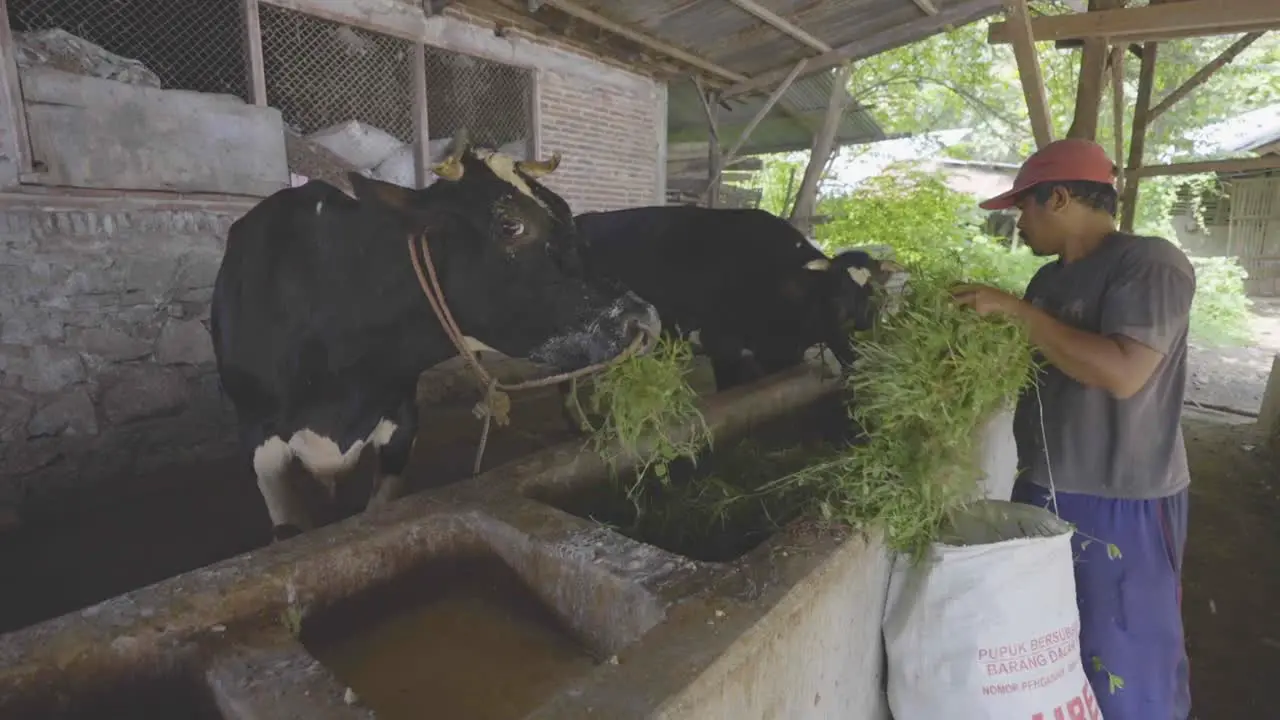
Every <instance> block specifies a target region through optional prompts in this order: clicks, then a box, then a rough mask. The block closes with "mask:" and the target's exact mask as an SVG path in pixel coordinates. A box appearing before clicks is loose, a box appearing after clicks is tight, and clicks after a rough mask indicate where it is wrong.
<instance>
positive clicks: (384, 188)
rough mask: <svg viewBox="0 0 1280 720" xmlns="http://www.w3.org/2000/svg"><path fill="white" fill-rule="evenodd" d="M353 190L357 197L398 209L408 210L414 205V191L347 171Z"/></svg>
mask: <svg viewBox="0 0 1280 720" xmlns="http://www.w3.org/2000/svg"><path fill="white" fill-rule="evenodd" d="M347 180H349V181H350V182H351V190H352V192H354V193H355V195H356V199H357V200H361V201H364V202H372V203H377V204H379V205H384V206H386V207H389V208H394V209H396V210H408V209H409V208H411V207H412V206H413V196H414V191H413V189H411V188H407V187H403V186H400V185H395V184H392V183H389V182H383V181H382V180H374V179H373V178H368V177H365V176H364V175H361V174H360V173H357V172H349V173H347Z"/></svg>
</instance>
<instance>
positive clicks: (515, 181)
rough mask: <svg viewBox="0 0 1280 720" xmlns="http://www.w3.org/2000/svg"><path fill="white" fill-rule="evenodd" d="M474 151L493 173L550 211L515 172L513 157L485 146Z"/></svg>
mask: <svg viewBox="0 0 1280 720" xmlns="http://www.w3.org/2000/svg"><path fill="white" fill-rule="evenodd" d="M474 152H475V155H476V157H478V158H480V159H481V160H483V161H484V164H485V165H488V166H489V169H490V170H492V171H493V174H494V175H497V176H498V177H499V178H501V179H502V180H503V181H504V182H507V183H510V184H511V185H513V186H514V187H515V189H517V190H519V191H520V192H521V194H523V195H525V196H527V197H528V198H529V199H530V200H533V201H534V202H536V203H538V204H539V205H541V206H542V207H543V208H544V209H545V210H546V211H547V212H551V208H549V207H547V204H546V203H544V202H543V201H542V199H541V198H539V197H538V196H537V195H534V194H533V188H532V187H529V183H527V182H525V179H524V178H522V177H520V173H518V172H516V161H515V160H514V159H512V158H511V157H510V156H508V155H503V154H502V153H499V152H494V151H492V150H488V149H486V148H478V149H476V150H475V151H474Z"/></svg>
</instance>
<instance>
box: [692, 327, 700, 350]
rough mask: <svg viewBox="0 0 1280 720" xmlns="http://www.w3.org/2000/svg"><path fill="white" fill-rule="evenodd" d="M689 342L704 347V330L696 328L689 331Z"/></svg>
mask: <svg viewBox="0 0 1280 720" xmlns="http://www.w3.org/2000/svg"><path fill="white" fill-rule="evenodd" d="M689 342H690V343H691V344H693V345H697V346H698V347H702V331H701V330H694V331H693V332H691V333H689Z"/></svg>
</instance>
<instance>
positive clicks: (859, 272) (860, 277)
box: [849, 267, 871, 287]
mask: <svg viewBox="0 0 1280 720" xmlns="http://www.w3.org/2000/svg"><path fill="white" fill-rule="evenodd" d="M849 278H850V279H851V280H853V281H854V282H856V283H858V287H866V285H867V281H868V280H870V279H871V271H870V270H868V269H866V268H860V267H851V268H849Z"/></svg>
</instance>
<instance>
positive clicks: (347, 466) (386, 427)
mask: <svg viewBox="0 0 1280 720" xmlns="http://www.w3.org/2000/svg"><path fill="white" fill-rule="evenodd" d="M395 431H396V424H395V423H393V422H391V421H390V420H387V419H385V418H383V419H382V420H379V421H378V424H377V425H376V426H374V428H373V432H371V433H369V436H368V437H367V438H365V439H363V440H357V441H355V442H353V443H351V447H349V448H347V451H346V452H342V451H341V450H339V449H338V443H336V442H334V441H333V440H330V439H329V438H327V437H325V436H323V435H319V434H317V433H315V432H313V431H311V430H309V429H307V428H303V429H301V430H299V431H298V432H296V433H294V434H293V437H291V438H289V449H290V450H292V451H293V456H294V457H296V458H298V460H299V461H300V462H301V463H302V466H303V467H305V468H306V469H307V471H308V472H310V473H312V474H313V475H315V476H316V478H317V479H324V478H333V477H335V476H338V475H343V474H346V473H348V472H351V470H352V469H353V468H354V467H355V466H356V463H357V462H359V461H360V453H362V452H363V451H364V447H365V445H373V446H374V447H381V446H383V445H386V444H387V443H388V442H391V435H392V434H393V433H394V432H395Z"/></svg>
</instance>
